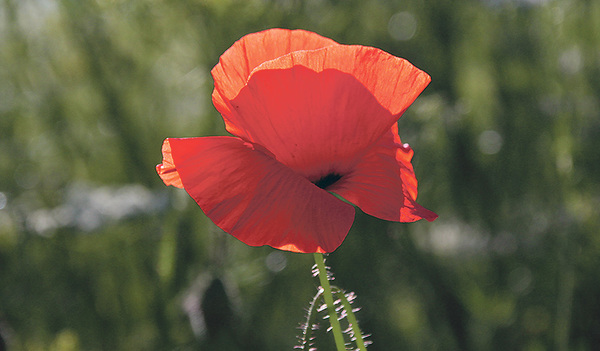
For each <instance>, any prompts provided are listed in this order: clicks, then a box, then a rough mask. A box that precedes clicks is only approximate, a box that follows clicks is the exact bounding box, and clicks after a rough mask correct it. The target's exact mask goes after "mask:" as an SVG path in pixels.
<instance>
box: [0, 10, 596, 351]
mask: <svg viewBox="0 0 600 351" xmlns="http://www.w3.org/2000/svg"><path fill="white" fill-rule="evenodd" d="M270 27H285V28H303V29H308V30H312V31H316V32H318V33H320V34H322V35H324V36H327V37H330V38H333V39H334V40H337V41H338V42H340V43H345V44H364V45H370V46H376V47H379V48H382V49H384V50H386V51H388V52H390V53H392V54H395V55H397V56H401V57H404V58H407V59H408V60H409V61H411V62H412V63H414V64H415V65H416V66H417V67H419V68H421V69H423V70H425V71H426V72H428V73H429V74H430V75H431V76H432V78H433V81H432V83H431V85H430V86H429V87H428V88H427V89H426V90H425V92H424V93H423V94H422V95H421V96H420V97H419V98H418V100H417V101H416V102H415V103H414V104H413V106H412V107H411V108H410V109H409V110H408V111H407V112H406V114H405V115H404V116H403V118H402V119H401V120H400V122H399V126H400V135H401V137H402V139H403V141H405V142H409V143H410V144H411V145H412V146H413V148H414V149H415V151H416V155H415V158H414V166H415V170H416V173H417V177H418V179H419V180H420V188H419V190H420V195H419V202H420V203H421V204H423V205H424V206H426V207H427V208H430V209H432V210H434V211H436V212H437V213H438V214H439V215H440V218H439V219H438V220H437V221H435V222H433V223H427V222H424V221H422V222H418V223H412V224H399V223H388V222H385V221H380V220H378V219H376V218H373V217H369V216H367V215H364V214H363V213H360V211H358V214H357V219H356V222H355V224H354V226H353V228H352V230H351V231H350V233H349V235H348V238H347V239H346V241H345V242H344V244H343V245H342V246H341V247H340V248H339V249H338V250H337V251H336V252H335V253H333V254H332V255H330V257H329V260H328V263H329V265H330V266H332V268H333V271H334V272H335V274H336V281H335V282H336V284H338V285H340V286H342V287H343V288H345V289H347V290H352V291H354V292H356V293H357V295H358V298H357V300H356V304H357V306H360V307H362V310H361V311H360V312H359V313H358V318H359V320H360V322H361V327H362V328H363V329H364V331H365V332H366V333H368V334H372V336H371V337H370V338H369V339H370V340H371V341H372V342H373V344H372V345H371V346H370V347H369V350H374V351H375V350H527V351H538V350H597V349H598V345H599V344H600V270H599V269H598V268H599V267H600V237H599V231H600V220H599V213H600V211H599V208H600V113H599V111H600V98H599V97H600V2H598V1H587V0H564V1H551V0H521V1H517V0H513V1H510V0H485V1H484V0H482V1H475V0H467V1H451V0H436V1H429V2H424V1H417V0H406V1H391V0H388V1H385V0H370V1H366V0H346V1H341V0H337V1H336V0H308V1H295V0H249V1H241V0H204V1H203V0H143V1H142V0H95V1H91V0H62V1H60V0H2V1H1V2H0V335H1V336H2V340H3V341H2V342H0V345H2V346H0V349H3V348H8V349H9V350H79V349H81V350H197V349H200V350H226V351H228V350H232V351H235V350H265V351H270V350H273V351H275V350H277V351H279V350H291V349H292V348H293V346H294V345H297V344H298V342H297V340H296V335H298V334H299V329H298V328H299V325H300V323H301V322H302V321H303V319H304V314H305V308H306V307H307V306H308V304H309V302H310V300H311V298H312V296H313V294H314V293H315V292H316V286H317V281H316V279H315V278H313V277H312V276H311V266H312V264H313V261H312V255H300V254H292V253H288V252H280V251H277V250H274V249H271V248H268V247H263V248H252V247H248V246H246V245H244V244H242V243H240V242H238V241H237V240H236V239H234V238H232V237H230V236H228V235H226V234H223V233H222V232H221V231H220V230H218V229H217V228H216V227H215V226H214V225H213V224H212V223H211V222H210V220H208V219H207V218H206V217H205V216H204V215H203V213H202V211H201V210H200V209H199V208H198V207H197V206H196V204H195V203H194V202H193V201H192V200H191V199H190V198H189V197H188V196H187V195H186V194H185V192H184V191H182V190H178V189H174V188H166V187H165V186H164V185H163V183H162V182H161V180H160V179H159V178H158V176H157V175H156V173H155V171H154V166H155V165H156V164H157V163H160V162H161V154H160V147H161V143H162V141H163V139H164V138H166V137H185V136H203V135H221V134H222V135H225V134H226V132H225V130H224V126H223V123H222V120H221V118H220V116H219V115H218V113H217V112H216V110H215V109H214V108H213V106H212V104H211V101H210V93H211V90H212V78H211V77H210V74H209V71H210V69H211V68H212V66H214V65H215V64H216V62H217V61H218V58H219V55H220V54H221V53H223V51H224V50H226V49H227V48H228V47H229V46H230V45H231V44H232V43H233V42H234V41H235V40H237V39H239V38H240V37H241V36H243V35H244V34H247V33H250V32H254V31H258V30H262V29H266V28H270ZM323 326H324V327H326V326H327V324H324V325H323ZM328 337H331V336H328ZM330 346H331V345H325V346H321V347H320V350H330V349H331V348H329V347H330Z"/></svg>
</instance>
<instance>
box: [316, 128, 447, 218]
mask: <svg viewBox="0 0 600 351" xmlns="http://www.w3.org/2000/svg"><path fill="white" fill-rule="evenodd" d="M413 153H414V152H413V150H412V149H411V148H410V146H409V145H408V144H402V142H401V141H400V137H399V136H398V126H397V124H394V125H393V126H392V128H391V130H390V131H389V132H388V133H386V134H385V135H384V136H383V137H382V138H381V139H380V140H379V142H378V143H377V144H376V145H374V146H373V147H372V148H371V149H369V151H368V152H367V153H366V154H365V155H364V156H363V157H362V158H361V161H360V162H359V163H358V164H357V165H356V167H355V169H354V170H353V171H352V172H351V173H350V174H348V175H345V176H344V177H343V178H341V179H340V181H338V182H336V183H335V184H333V185H332V186H330V187H328V188H327V190H329V191H331V192H334V193H336V194H338V195H340V196H341V197H343V198H344V199H346V200H348V201H350V202H352V203H353V204H355V205H357V206H358V207H359V208H360V209H361V210H363V211H364V212H365V213H368V214H370V215H372V216H375V217H378V218H381V219H384V220H389V221H397V222H414V221H417V220H420V219H426V220H428V221H433V220H434V219H436V218H437V217H438V216H437V214H435V213H434V212H431V211H430V210H427V209H426V208H424V207H422V206H421V205H419V204H418V203H417V202H416V199H417V178H416V177H415V172H414V170H413V166H412V164H411V162H410V161H411V159H412V156H413Z"/></svg>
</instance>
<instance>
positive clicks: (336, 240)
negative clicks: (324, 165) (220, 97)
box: [166, 137, 354, 252]
mask: <svg viewBox="0 0 600 351" xmlns="http://www.w3.org/2000/svg"><path fill="white" fill-rule="evenodd" d="M166 143H168V144H169V146H170V153H169V155H172V158H173V161H174V166H175V167H176V170H177V172H178V174H179V176H180V177H181V181H182V183H183V186H184V188H185V190H186V191H187V192H188V193H189V194H190V195H191V196H192V198H193V199H194V200H195V201H196V202H197V203H198V205H200V207H201V208H202V210H203V211H204V213H205V214H206V215H207V216H208V217H209V218H210V219H211V220H212V221H213V222H214V223H215V224H216V225H217V226H219V227H220V228H221V229H223V230H224V231H226V232H228V233H229V234H232V235H233V236H235V237H236V238H238V239H239V240H241V241H243V242H244V243H246V244H248V245H252V246H261V245H269V246H272V247H275V248H278V249H282V250H289V251H294V252H331V251H333V250H335V249H336V248H337V247H338V246H339V245H340V244H341V243H342V241H343V240H344V238H345V236H346V234H347V233H348V231H349V230H350V227H351V226H352V222H353V220H354V208H353V207H352V206H351V205H349V204H346V203H344V202H343V201H341V200H339V199H337V198H336V197H335V196H333V195H332V194H330V193H328V192H327V191H325V190H323V189H319V188H318V187H316V186H315V185H313V184H312V183H310V182H309V181H308V180H306V179H305V178H303V177H301V176H300V175H298V174H296V173H295V172H293V171H292V170H291V169H289V168H287V167H286V166H284V165H282V164H281V163H279V162H277V161H276V160H274V159H273V158H272V157H270V156H268V155H266V154H265V153H263V152H262V151H260V150H259V149H255V148H254V146H253V145H252V144H250V143H246V142H244V141H242V140H241V139H239V138H233V137H205V138H183V139H173V138H171V139H167V141H166Z"/></svg>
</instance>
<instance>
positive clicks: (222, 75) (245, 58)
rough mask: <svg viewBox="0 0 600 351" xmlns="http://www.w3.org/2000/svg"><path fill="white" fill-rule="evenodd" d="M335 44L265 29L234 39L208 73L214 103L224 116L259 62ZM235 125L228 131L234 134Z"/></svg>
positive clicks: (310, 35)
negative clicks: (229, 103)
mask: <svg viewBox="0 0 600 351" xmlns="http://www.w3.org/2000/svg"><path fill="white" fill-rule="evenodd" d="M330 45H337V43H336V42H335V41H333V40H331V39H329V38H325V37H322V36H320V35H318V34H316V33H313V32H308V31H305V30H300V29H298V30H289V29H280V28H274V29H268V30H265V31H262V32H258V33H252V34H248V35H246V36H244V37H242V38H241V39H240V40H238V41H236V42H235V43H234V44H233V45H232V46H231V47H230V48H229V49H228V50H227V51H225V53H223V55H221V57H220V58H219V63H218V64H217V65H216V66H215V67H214V68H213V69H212V71H211V73H212V76H213V79H214V81H215V89H214V90H213V95H212V96H213V103H214V105H215V107H216V108H217V110H219V112H221V113H222V114H224V118H225V123H226V125H227V127H228V130H230V125H229V123H228V120H227V118H226V117H225V116H226V115H227V114H228V113H227V112H228V111H229V106H228V102H229V100H231V99H233V98H234V97H235V96H236V95H237V94H238V93H239V91H240V90H241V89H242V87H243V86H244V85H246V82H247V81H248V77H250V73H251V72H252V70H254V68H256V67H257V66H259V65H260V64H262V63H264V62H266V61H269V60H272V59H275V58H277V57H280V56H282V55H285V54H288V53H290V52H293V51H298V50H313V49H318V48H322V47H326V46H330ZM235 130H236V129H235V126H231V130H230V132H231V133H233V134H236V135H237V133H235Z"/></svg>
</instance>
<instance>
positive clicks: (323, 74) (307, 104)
mask: <svg viewBox="0 0 600 351" xmlns="http://www.w3.org/2000/svg"><path fill="white" fill-rule="evenodd" d="M429 80H430V79H429V76H428V75H427V74H426V73H424V72H423V71H421V70H419V69H417V68H416V67H414V66H413V65H412V64H410V63H409V62H408V61H406V60H403V59H400V58H397V57H394V56H392V55H390V54H388V53H385V52H384V51H381V50H379V49H375V48H368V47H362V46H344V45H335V46H329V47H326V48H322V49H318V50H313V51H297V52H292V53H290V54H287V55H284V56H282V57H279V58H277V59H274V60H271V61H268V62H265V63H263V64H262V65H260V66H259V67H257V68H255V69H254V71H253V72H252V74H251V77H250V79H249V80H248V83H247V85H246V86H245V87H243V88H242V89H241V91H240V93H239V94H238V95H237V96H236V97H235V99H233V100H232V101H231V102H230V105H231V106H232V109H231V110H230V113H229V114H228V115H227V116H226V119H227V120H228V121H229V123H230V124H231V125H234V126H235V128H230V131H232V130H235V132H236V135H237V136H239V137H241V138H243V139H245V140H249V141H252V142H255V143H258V144H261V145H263V146H264V147H266V148H267V149H269V150H270V151H271V152H272V153H273V154H275V156H276V158H277V160H278V161H280V162H282V163H283V164H285V165H287V166H289V167H291V168H292V169H294V170H295V171H297V172H299V173H301V174H302V175H303V176H305V177H307V178H308V179H310V180H311V181H314V180H315V179H319V178H321V177H322V176H324V175H326V174H328V173H329V172H337V173H340V174H343V173H344V172H346V171H348V170H349V169H350V168H351V167H352V165H353V162H354V161H355V159H356V156H357V155H358V154H359V153H361V152H363V151H364V150H365V149H366V148H367V147H369V146H370V145H372V144H373V143H374V142H376V141H377V139H379V137H381V135H383V133H385V132H386V131H387V130H388V129H389V128H390V126H391V125H392V124H393V123H394V122H396V120H397V119H398V118H399V117H400V115H401V114H402V113H403V112H404V111H405V110H406V108H408V106H409V105H410V104H411V103H412V102H413V101H414V99H415V98H416V97H417V95H418V94H419V93H420V92H421V91H422V90H423V89H424V88H425V86H426V85H427V84H428V83H429Z"/></svg>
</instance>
